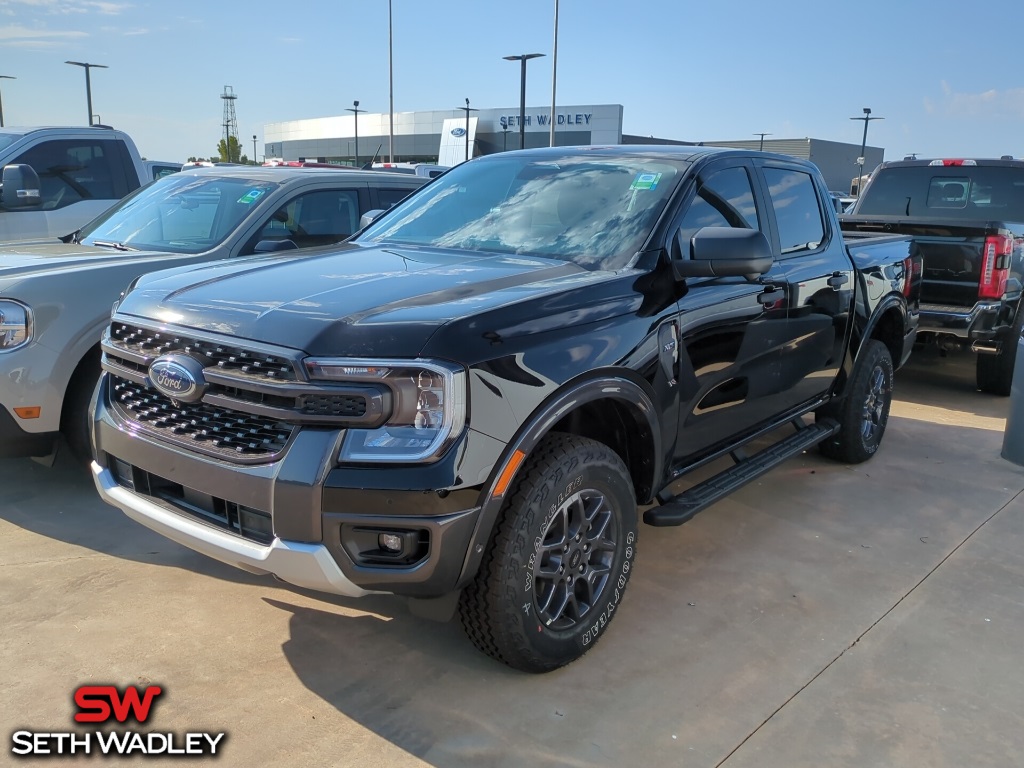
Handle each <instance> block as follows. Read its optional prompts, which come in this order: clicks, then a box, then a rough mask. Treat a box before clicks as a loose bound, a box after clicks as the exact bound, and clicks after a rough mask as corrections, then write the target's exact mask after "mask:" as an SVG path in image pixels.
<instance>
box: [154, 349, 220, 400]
mask: <svg viewBox="0 0 1024 768" xmlns="http://www.w3.org/2000/svg"><path fill="white" fill-rule="evenodd" d="M149 382H150V384H152V385H153V388H154V389H156V390H157V391H158V392H160V393H161V394H164V395H167V397H169V398H171V399H172V400H181V401H183V402H186V403H192V402H195V401H197V400H199V399H201V398H202V396H203V392H204V391H205V389H206V381H205V380H204V379H203V364H202V363H200V362H199V361H198V360H196V359H194V358H191V357H188V356H185V355H165V356H163V357H158V358H157V359H156V360H154V361H153V362H152V364H150V366H149Z"/></svg>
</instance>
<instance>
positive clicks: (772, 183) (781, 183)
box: [764, 168, 825, 256]
mask: <svg viewBox="0 0 1024 768" xmlns="http://www.w3.org/2000/svg"><path fill="white" fill-rule="evenodd" d="M764 178H765V181H767V182H768V193H769V195H770V197H771V199H772V208H774V210H775V223H776V225H778V228H779V248H780V250H781V253H782V255H783V256H786V255H788V254H797V253H800V252H801V251H813V250H815V249H816V248H817V247H818V246H819V245H821V242H822V240H824V239H825V223H824V222H823V221H822V218H821V206H820V205H819V204H818V193H817V189H816V188H815V186H814V180H813V179H812V178H811V175H810V174H809V173H804V172H803V171H794V170H791V169H789V168H765V169H764Z"/></svg>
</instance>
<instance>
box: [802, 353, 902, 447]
mask: <svg viewBox="0 0 1024 768" xmlns="http://www.w3.org/2000/svg"><path fill="white" fill-rule="evenodd" d="M892 383H893V367H892V356H891V355H890V354H889V348H888V347H886V346H885V344H883V343H882V342H880V341H877V340H875V339H870V340H868V341H866V342H865V343H864V348H863V349H862V350H861V352H860V357H859V359H858V360H857V365H856V366H855V367H854V371H853V379H851V381H850V386H849V391H848V392H847V394H846V396H845V397H844V398H843V399H842V400H841V401H839V402H838V403H835V404H833V403H830V404H829V405H828V406H827V407H826V408H823V409H821V410H819V411H818V413H817V418H818V419H819V420H820V419H823V418H830V419H835V420H836V421H838V422H839V431H838V432H837V433H836V434H834V435H833V436H832V437H830V438H829V439H828V440H826V441H824V442H823V443H820V444H819V450H820V451H821V453H822V454H824V455H825V456H828V457H829V458H830V459H835V460H836V461H843V462H846V463H847V464H860V463H861V462H862V461H867V460H868V459H870V458H871V457H872V456H874V455H875V451H877V450H878V446H879V445H880V444H881V442H882V435H883V434H885V425H886V424H887V423H888V421H889V406H890V405H891V404H892Z"/></svg>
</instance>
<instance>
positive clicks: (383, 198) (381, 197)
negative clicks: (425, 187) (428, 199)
mask: <svg viewBox="0 0 1024 768" xmlns="http://www.w3.org/2000/svg"><path fill="white" fill-rule="evenodd" d="M412 191H413V190H411V189H409V188H402V189H385V188H382V187H381V188H378V189H377V204H378V205H380V207H381V208H383V209H384V210H387V209H388V208H390V207H391V206H393V205H397V204H398V203H399V202H401V201H402V200H404V199H405V198H406V197H408V196H409V195H410V194H411V193H412Z"/></svg>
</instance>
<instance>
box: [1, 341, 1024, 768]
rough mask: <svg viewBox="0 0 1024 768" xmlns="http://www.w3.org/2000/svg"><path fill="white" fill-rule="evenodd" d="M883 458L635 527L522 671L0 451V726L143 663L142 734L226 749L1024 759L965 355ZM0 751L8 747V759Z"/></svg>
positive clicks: (41, 713) (242, 761)
mask: <svg viewBox="0 0 1024 768" xmlns="http://www.w3.org/2000/svg"><path fill="white" fill-rule="evenodd" d="M896 386H897V391H896V402H894V404H893V409H892V415H891V418H890V422H889V428H888V431H887V433H886V437H885V440H884V442H883V445H882V448H881V449H880V451H879V453H878V455H877V456H876V457H875V458H874V459H873V460H872V461H870V462H868V463H866V464H862V465H858V466H845V465H840V464H835V463H832V462H829V461H826V460H824V459H821V458H819V457H818V456H817V454H815V453H811V454H806V455H804V456H802V457H800V458H798V459H794V460H792V461H790V462H788V463H786V464H784V465H783V466H782V467H780V468H778V469H776V470H775V471H773V472H772V473H770V474H768V475H766V476H765V477H763V478H761V479H760V480H759V481H758V482H755V483H753V484H751V485H748V486H747V487H746V488H744V489H742V490H741V491H739V492H737V493H736V494H734V495H733V496H731V497H730V498H728V499H726V500H725V501H723V502H721V503H719V504H717V505H716V506H714V507H712V508H711V509H709V510H708V511H707V512H705V513H703V514H701V515H699V516H698V517H697V518H696V519H694V520H693V521H692V522H690V523H688V524H686V525H684V526H682V527H680V528H668V529H653V528H642V529H641V531H640V539H639V550H638V559H637V566H636V569H635V572H634V574H633V577H632V580H631V582H630V585H629V588H628V590H627V595H626V597H625V598H624V601H623V604H622V607H621V609H620V612H621V615H620V616H618V617H617V618H616V620H615V622H614V623H613V624H612V625H611V627H610V629H609V631H608V633H607V634H606V635H604V636H603V637H602V639H601V642H600V643H598V644H597V645H596V647H595V649H594V650H593V651H592V652H590V653H589V654H587V655H586V656H585V657H584V658H583V659H582V660H580V661H578V662H576V663H575V664H572V665H570V666H569V667H566V668H565V669H562V670H560V671H557V672H554V673H551V674H548V675H543V676H529V675H524V674H520V673H517V672H513V671H511V670H509V669H506V668H504V667H502V666H501V665H499V664H497V663H495V662H493V661H491V660H490V659H488V658H486V657H485V656H483V655H481V654H479V653H477V652H476V651H475V650H474V648H473V647H472V645H471V644H470V643H469V641H468V640H466V639H465V638H464V637H463V635H462V632H461V630H460V628H459V626H458V624H457V623H456V622H452V623H449V624H436V623H433V622H429V621H426V620H421V619H418V618H415V617H413V616H412V615H411V614H410V613H409V612H408V610H407V609H406V607H405V605H404V603H402V602H401V601H399V600H397V599H394V598H385V597H373V598H364V599H362V600H343V599H333V598H322V597H320V596H317V595H314V594H312V593H300V592H296V591H293V590H290V589H288V588H287V587H285V586H284V585H281V584H278V583H277V582H275V581H273V580H271V579H268V578H260V577H254V576H249V575H247V574H245V573H242V572H238V571H235V570H232V569H230V568H228V567H227V566H221V565H220V564H218V563H216V562H213V561H211V560H208V559H206V558H204V557H202V556H200V555H197V554H194V553H192V552H190V551H189V550H186V549H184V548H182V547H180V546H178V545H176V544H174V543H173V542H170V541H168V540H165V539H163V538H161V537H159V536H157V535H155V534H153V533H150V532H149V531H148V530H146V529H145V528H143V527H142V526H139V525H137V524H135V523H133V522H132V521H130V520H129V519H127V518H126V517H124V516H123V515H122V514H121V513H120V512H119V511H117V510H115V509H113V508H112V507H107V506H105V505H103V504H102V503H101V502H100V501H99V500H98V498H97V496H96V493H95V490H94V488H93V486H92V483H91V480H90V478H89V476H88V474H87V473H86V472H85V471H84V470H83V469H82V468H80V467H77V466H75V465H74V464H73V463H72V462H71V461H70V460H69V459H67V458H66V457H65V458H59V459H58V462H57V464H56V465H55V466H54V467H53V468H46V467H43V466H40V465H38V464H35V463H33V462H29V461H24V460H7V461H0V489H2V490H0V542H2V545H0V608H2V621H0V626H2V629H0V679H2V680H3V681H4V683H3V685H2V686H0V723H2V725H3V739H4V742H5V743H4V750H3V751H4V754H5V756H7V757H8V759H9V756H10V749H11V736H10V734H11V733H12V732H13V731H15V730H18V729H30V730H33V731H67V730H71V729H72V726H73V725H74V723H73V719H72V718H73V714H74V711H75V708H74V703H73V700H72V694H73V691H74V690H75V688H77V687H78V686H79V685H82V684H83V683H86V682H97V683H113V684H116V685H119V686H121V685H128V684H149V683H153V684H159V685H161V686H162V687H163V689H164V694H163V695H162V697H161V699H160V700H159V703H158V705H157V706H156V707H155V708H154V713H153V715H152V716H151V717H150V720H149V721H148V722H147V723H146V724H145V728H143V729H142V730H159V731H163V732H167V731H173V732H178V733H183V732H187V731H190V732H197V731H202V730H209V731H215V732H221V731H225V732H227V733H228V737H227V741H226V743H225V744H224V746H223V748H222V755H221V760H220V763H221V764H222V765H271V764H276V765H339V766H347V765H359V766H364V767H367V768H369V767H371V766H417V765H430V766H439V767H447V766H492V765H493V766H527V765H529V766H605V765H608V766H627V765H645V766H708V767H709V768H711V767H715V766H726V767H727V768H740V767H746V766H758V767H759V768H775V767H777V768H791V767H792V766H851V767H853V766H857V768H863V767H865V766H915V767H916V766H930V767H931V768H936V767H938V766H956V767H957V768H963V767H964V766H971V767H972V768H980V767H982V766H1000V768H1003V767H1005V766H1014V765H1021V764H1024V706H1022V705H1024V693H1022V691H1024V665H1022V664H1021V663H1020V651H1019V648H1020V638H1021V637H1022V636H1024V495H1022V491H1024V468H1021V467H1019V466H1017V465H1015V464H1012V463H1010V462H1007V461H1005V460H1003V459H1001V458H1000V456H999V452H1000V447H1001V444H1002V438H1003V427H1004V424H1005V416H1006V413H1007V410H1008V407H1009V402H1008V401H1007V399H1005V398H996V397H991V396H987V395H982V394H980V393H977V392H975V391H974V388H973V365H972V361H971V360H970V358H968V357H959V358H957V357H951V358H946V359H939V358H938V357H937V356H934V355H929V354H922V355H916V353H915V359H914V360H913V361H912V363H911V365H910V366H909V367H908V368H907V369H904V370H903V371H901V372H900V373H898V374H897V378H896ZM0 762H5V761H4V760H0Z"/></svg>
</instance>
